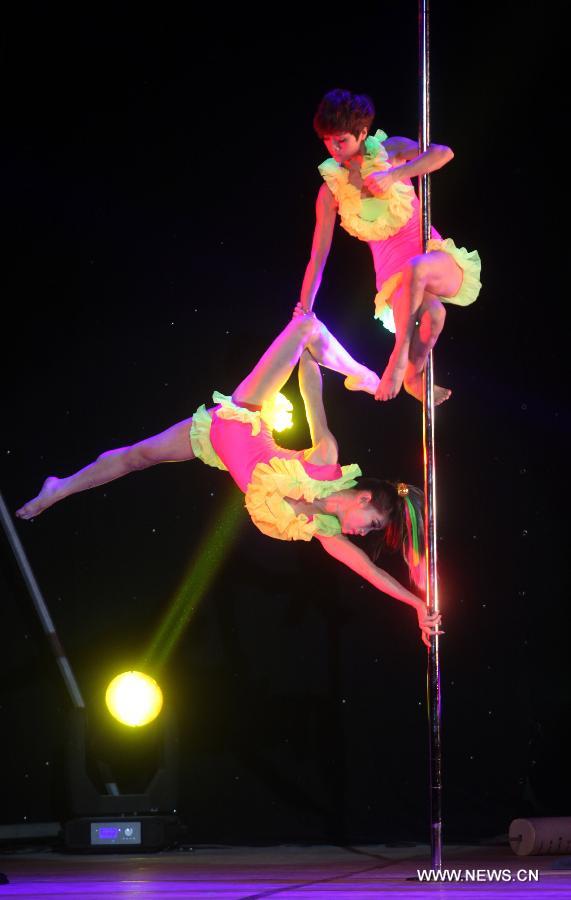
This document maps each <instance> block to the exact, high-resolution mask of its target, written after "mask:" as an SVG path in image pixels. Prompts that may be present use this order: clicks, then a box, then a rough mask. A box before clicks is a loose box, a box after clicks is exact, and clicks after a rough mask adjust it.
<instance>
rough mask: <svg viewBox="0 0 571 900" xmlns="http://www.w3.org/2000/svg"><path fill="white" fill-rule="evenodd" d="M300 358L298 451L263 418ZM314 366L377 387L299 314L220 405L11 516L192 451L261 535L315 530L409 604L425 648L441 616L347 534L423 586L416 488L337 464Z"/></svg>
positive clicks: (46, 490)
mask: <svg viewBox="0 0 571 900" xmlns="http://www.w3.org/2000/svg"><path fill="white" fill-rule="evenodd" d="M298 362H299V382H300V389H301V393H302V396H303V400H304V403H305V408H306V414H307V419H308V423H309V428H310V434H311V441H312V446H311V447H310V448H309V449H308V450H303V451H301V450H299V451H296V450H287V449H285V448H283V447H280V446H279V445H278V444H277V443H276V442H275V440H274V439H273V437H272V433H271V429H270V424H271V423H270V420H269V419H270V407H271V406H272V403H273V401H274V400H275V397H276V395H277V394H278V392H279V391H280V389H281V388H282V387H283V385H284V384H285V382H286V381H287V380H288V378H289V376H290V375H291V373H292V371H293V369H294V367H295V366H296V364H297V363H298ZM319 364H321V365H323V366H326V367H328V368H330V369H333V370H334V371H337V372H341V373H342V374H344V375H345V376H347V377H351V378H352V379H353V384H354V385H357V384H358V385H359V387H360V389H361V390H364V391H366V392H367V393H370V394H374V393H375V391H376V390H377V388H378V385H379V379H378V376H377V375H375V374H374V372H372V371H371V370H369V369H367V368H366V367H365V366H363V365H361V364H360V363H358V362H356V361H355V360H354V359H353V358H352V357H351V356H350V355H349V354H348V353H347V351H346V350H345V349H344V348H343V347H342V346H341V344H340V343H339V342H338V341H337V340H336V339H335V338H334V337H333V335H332V334H331V333H330V332H329V331H328V330H327V328H326V327H325V326H324V325H323V324H322V323H321V322H320V321H319V320H318V319H317V318H316V317H315V316H314V315H313V314H304V315H297V316H295V317H294V318H293V319H292V321H291V322H290V323H289V324H288V325H287V326H286V327H285V328H284V330H283V331H282V332H281V333H280V334H279V335H278V337H277V338H276V339H275V340H274V341H273V343H272V344H271V345H270V347H269V348H268V350H266V352H265V353H264V355H263V356H262V358H261V359H260V361H259V362H258V364H257V365H256V366H255V367H254V369H253V370H252V371H251V372H250V374H249V375H248V376H247V377H246V378H245V379H244V380H243V381H242V382H241V383H240V384H239V385H238V387H237V388H236V390H235V391H234V393H233V394H232V396H231V397H226V396H223V395H222V394H218V393H217V392H215V393H214V395H213V400H214V402H215V403H216V404H217V405H216V406H214V407H213V408H212V409H208V410H207V409H206V407H205V406H204V405H203V406H201V407H200V408H199V409H198V410H197V411H196V412H195V414H194V415H193V416H192V417H191V418H189V419H185V420H184V421H182V422H179V423H178V424H176V425H173V426H172V427H171V428H168V429H167V430H166V431H163V432H162V433H161V434H158V435H155V436H154V437H150V438H147V439H146V440H143V441H140V442H139V443H137V444H133V445H132V446H129V447H121V448H118V449H115V450H109V451H107V452H106V453H102V454H101V456H99V457H98V458H97V459H96V460H95V461H94V462H92V463H90V464H89V465H87V466H85V468H83V469H80V470H79V471H78V472H76V473H75V474H73V475H70V476H68V477H66V478H56V477H50V478H48V479H47V480H46V481H45V483H44V485H43V487H42V489H41V491H40V493H39V494H38V496H37V497H35V498H34V499H33V500H30V501H29V502H28V503H26V504H25V505H24V506H22V507H21V509H19V510H18V512H17V515H18V516H19V517H20V518H22V519H32V518H34V517H36V516H38V515H39V514H40V513H42V512H43V511H44V510H46V509H47V508H48V507H50V506H53V505H54V504H55V503H57V502H59V501H60V500H63V499H64V498H65V497H69V496H71V495H72V494H76V493H78V492H79V491H85V490H88V489H89V488H93V487H98V486H99V485H102V484H106V483H107V482H109V481H113V480H115V479H117V478H121V477H122V476H123V475H128V474H129V473H131V472H134V471H138V470H141V469H146V468H149V467H150V466H154V465H158V464H159V463H165V462H182V461H185V460H191V459H195V458H198V459H201V460H202V461H203V462H205V463H206V464H208V465H211V466H215V467H217V468H220V469H226V470H227V471H229V473H230V475H231V476H232V478H233V479H234V481H235V482H236V484H237V485H238V487H239V488H240V489H241V490H242V491H243V492H244V493H245V504H246V508H247V510H248V512H249V514H250V517H251V519H252V521H253V522H254V524H255V525H256V526H257V527H258V528H259V529H260V531H262V532H263V533H264V534H266V535H268V536H270V537H273V538H277V539H279V540H303V541H309V540H311V538H312V537H314V536H315V537H316V538H317V539H318V540H319V541H320V542H321V544H322V546H323V548H324V549H325V550H326V551H327V553H329V554H330V555H331V556H332V557H334V558H335V559H337V560H339V562H342V563H344V564H345V565H346V566H348V567H349V568H350V569H352V570H353V571H354V572H356V573H357V574H358V575H360V576H361V577H362V578H365V579H366V580H367V581H369V582H370V583H371V584H373V585H374V586H375V587H376V588H377V589H378V590H381V591H384V592H385V593H387V594H389V595H390V596H391V597H395V598H396V599H397V600H400V601H401V602H403V603H406V604H408V605H409V606H412V607H413V608H414V609H415V610H416V613H417V616H418V624H419V627H420V629H421V633H422V639H423V641H424V643H425V644H427V646H428V645H429V640H430V636H431V635H433V634H436V633H440V632H438V626H439V623H440V616H438V615H436V614H430V613H428V611H427V607H426V603H425V602H424V600H422V599H421V598H419V597H418V596H416V595H415V594H414V593H412V591H410V590H408V589H407V588H406V587H404V586H403V585H401V584H400V583H399V582H398V581H397V580H396V579H395V578H393V577H392V576H391V575H389V574H388V573H387V572H385V571H384V570H383V569H381V568H379V567H378V566H377V565H376V564H375V562H374V561H373V559H371V558H370V557H369V556H368V555H367V554H366V553H365V552H364V551H363V550H362V549H361V548H360V547H358V546H356V545H355V544H354V543H353V542H352V541H350V540H349V539H348V538H347V537H346V536H345V535H361V536H363V535H366V534H368V533H369V532H372V531H378V532H379V540H378V543H377V547H376V549H375V551H374V552H373V554H372V555H373V558H374V559H376V558H377V556H378V554H379V553H380V552H381V551H382V550H383V549H385V550H396V549H401V550H402V552H403V555H404V557H405V560H406V561H407V564H408V568H409V572H410V575H411V580H412V581H413V582H414V583H415V584H416V585H417V586H418V587H420V588H421V589H422V588H423V586H424V564H423V557H422V547H423V519H422V494H421V492H420V491H419V490H418V489H417V488H415V487H413V486H411V485H406V484H403V483H399V484H395V483H392V482H389V481H380V480H378V479H370V478H362V477H361V476H362V473H361V470H360V468H359V466H357V465H349V466H343V467H341V466H340V465H339V464H338V462H337V460H338V448H337V442H336V440H335V438H334V437H333V435H332V434H331V432H330V430H329V428H328V425H327V419H326V416H325V408H324V405H323V397H322V380H321V372H320V369H319ZM189 437H190V440H189Z"/></svg>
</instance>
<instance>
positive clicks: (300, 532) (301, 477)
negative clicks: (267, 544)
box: [245, 456, 362, 541]
mask: <svg viewBox="0 0 571 900" xmlns="http://www.w3.org/2000/svg"><path fill="white" fill-rule="evenodd" d="M341 472H342V474H341V475H340V477H339V478H336V479H333V480H331V481H319V480H318V479H316V478H311V476H310V475H308V474H307V472H306V471H305V469H304V468H303V466H302V464H301V462H300V461H299V459H283V458H282V457H278V456H275V457H273V458H272V459H270V461H269V462H268V463H258V465H257V466H256V467H255V469H254V471H253V473H252V480H251V482H250V484H249V485H248V488H247V490H246V498H245V500H246V508H247V510H248V512H249V514H250V517H251V519H252V521H253V522H254V524H255V525H256V527H257V528H259V530H260V531H262V532H263V533H264V534H267V535H268V536H269V537H273V538H277V539H278V540H282V541H310V540H311V538H312V537H313V535H314V534H316V533H317V534H322V535H326V536H331V535H333V534H340V533H341V525H340V524H339V520H338V519H337V517H336V516H329V515H323V514H317V515H315V516H313V518H312V519H309V518H308V516H306V515H305V514H304V513H300V514H299V515H297V516H296V514H295V512H294V510H293V508H292V507H291V506H290V504H289V503H288V502H287V499H286V498H288V497H289V498H290V499H292V500H302V499H303V500H306V501H307V502H308V503H311V502H313V500H315V499H321V498H322V497H328V496H329V495H330V494H333V493H335V492H336V491H342V490H345V489H346V488H351V487H355V485H356V484H357V481H356V479H357V478H358V477H359V476H360V475H361V474H362V473H361V469H360V468H359V466H358V465H355V464H353V465H349V466H342V467H341Z"/></svg>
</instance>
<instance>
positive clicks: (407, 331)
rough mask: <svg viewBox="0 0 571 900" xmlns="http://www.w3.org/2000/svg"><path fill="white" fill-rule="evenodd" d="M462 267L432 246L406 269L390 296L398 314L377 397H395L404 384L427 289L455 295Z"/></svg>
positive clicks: (460, 283)
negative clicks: (432, 248) (392, 347)
mask: <svg viewBox="0 0 571 900" xmlns="http://www.w3.org/2000/svg"><path fill="white" fill-rule="evenodd" d="M462 278H463V273H462V269H461V268H460V266H458V264H457V263H456V262H455V261H454V259H453V258H452V257H451V256H450V254H449V253H444V252H443V251H441V250H433V251H431V252H430V253H424V254H421V255H420V256H416V257H414V258H413V259H412V260H411V261H410V263H409V264H408V265H407V266H406V267H405V269H404V271H403V280H402V283H401V285H400V287H399V288H398V290H397V291H395V293H394V295H393V297H392V298H391V304H392V308H393V313H394V317H395V326H396V335H395V346H394V349H393V352H392V353H391V355H390V358H389V362H388V364H387V366H386V368H385V371H384V372H383V375H382V378H381V382H380V384H379V387H378V389H377V391H376V393H375V397H376V398H377V400H392V399H393V397H396V395H397V394H398V392H399V391H400V389H401V387H402V383H403V381H404V378H405V373H406V369H407V365H408V361H409V354H410V343H411V340H412V337H413V334H414V330H415V327H416V321H417V317H418V311H419V309H420V307H421V306H422V303H423V301H424V298H425V292H429V293H430V294H435V295H436V296H437V297H454V296H455V294H457V293H458V291H459V290H460V287H461V285H462Z"/></svg>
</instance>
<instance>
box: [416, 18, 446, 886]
mask: <svg viewBox="0 0 571 900" xmlns="http://www.w3.org/2000/svg"><path fill="white" fill-rule="evenodd" d="M429 13H430V8H429V0H418V76H419V77H418V83H419V129H418V143H419V148H420V152H421V154H422V153H425V152H426V151H427V148H428V147H429V146H430V18H429ZM419 182H420V191H419V194H420V220H421V223H422V227H421V238H422V251H423V253H424V254H426V253H427V252H428V248H429V246H430V234H431V229H430V178H429V175H428V173H425V174H423V176H422V177H421V178H420V179H419ZM434 393H435V388H434V366H433V358H432V351H431V350H430V351H429V353H428V355H427V358H426V364H425V367H424V378H423V396H422V437H423V448H424V454H423V455H424V504H425V505H424V514H425V521H426V530H425V546H424V553H425V559H426V604H427V608H428V610H429V611H430V612H431V613H432V615H434V616H435V617H436V618H438V619H439V620H440V604H439V597H438V572H437V567H436V566H437V540H436V459H435V452H434V402H435V397H434ZM439 650H440V648H439V640H438V634H434V635H433V636H432V637H431V639H430V640H429V642H428V667H427V673H426V699H427V712H428V728H429V742H428V749H429V761H430V849H431V862H432V868H433V869H440V868H442V743H441V705H440V653H439Z"/></svg>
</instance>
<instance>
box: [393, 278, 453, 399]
mask: <svg viewBox="0 0 571 900" xmlns="http://www.w3.org/2000/svg"><path fill="white" fill-rule="evenodd" d="M445 319H446V310H445V309H444V306H443V304H442V303H441V301H440V299H439V298H438V297H435V296H434V295H432V294H428V293H425V295H424V300H423V303H422V306H421V307H420V309H419V310H418V314H417V320H418V325H417V327H416V328H415V330H414V334H413V336H412V340H411V342H410V352H409V361H408V365H407V367H406V372H405V376H404V389H405V391H406V392H407V393H408V394H410V395H411V397H415V398H416V399H417V400H420V401H421V402H422V394H423V388H422V373H423V371H424V367H425V365H426V360H427V357H428V354H429V353H430V351H431V350H432V348H433V347H434V345H435V343H436V341H437V340H438V336H439V334H440V332H441V331H442V329H443V328H444V321H445ZM451 393H452V391H451V390H450V389H449V388H444V387H440V386H439V385H437V384H435V385H434V405H435V406H440V404H441V403H444V401H445V400H448V398H449V397H450V395H451Z"/></svg>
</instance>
